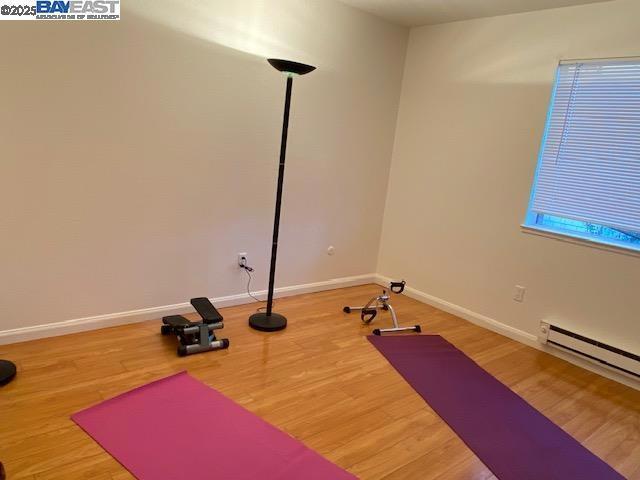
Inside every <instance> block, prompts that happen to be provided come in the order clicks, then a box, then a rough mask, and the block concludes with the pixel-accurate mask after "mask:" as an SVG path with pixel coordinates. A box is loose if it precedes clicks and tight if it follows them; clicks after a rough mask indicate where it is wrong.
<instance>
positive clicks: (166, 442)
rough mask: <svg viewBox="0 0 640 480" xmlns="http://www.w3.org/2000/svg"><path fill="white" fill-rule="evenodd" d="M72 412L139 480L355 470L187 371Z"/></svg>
mask: <svg viewBox="0 0 640 480" xmlns="http://www.w3.org/2000/svg"><path fill="white" fill-rule="evenodd" d="M71 418H72V419H73V421H74V422H76V423H77V424H78V425H79V426H80V427H82V429H83V430H84V431H86V432H87V433H88V434H89V435H91V437H92V438H93V439H94V440H95V441H96V442H98V443H99V444H100V445H101V446H102V447H103V448H104V449H105V450H106V451H107V452H109V453H110V454H111V455H113V457H114V458H115V459H116V460H118V462H120V463H121V464H122V465H123V466H124V467H125V468H126V469H127V470H129V471H130V472H131V473H132V474H133V475H134V476H135V477H136V478H138V479H139V480H187V479H188V480H213V479H220V480H257V479H264V480H301V479H305V480H342V479H355V478H356V477H355V476H354V475H352V474H350V473H348V472H346V471H344V470H342V469H341V468H339V467H337V466H336V465H334V464H332V463H331V462H329V461H328V460H326V459H325V458H323V457H322V456H320V455H319V454H317V453H316V452H314V451H313V450H311V449H309V448H307V447H305V446H304V445H303V444H302V443H301V442H299V441H297V440H296V439H294V438H292V437H290V436H289V435H287V434H286V433H284V432H282V431H280V430H278V429H277V428H275V427H274V426H272V425H270V424H269V423H267V422H265V421H264V420H262V419H261V418H259V417H257V416H256V415H254V414H253V413H251V412H249V411H248V410H245V409H244V408H243V407H241V406H240V405H238V404H237V403H235V402H233V401H232V400H230V399H228V398H227V397H225V396H224V395H222V394H221V393H219V392H217V391H216V390H213V389H212V388H210V387H208V386H207V385H205V384H203V383H201V382H199V381H198V380H196V379H194V378H193V377H191V376H189V375H188V374H187V373H186V372H182V373H179V374H177V375H173V376H170V377H167V378H164V379H162V380H158V381H156V382H153V383H150V384H147V385H144V386H142V387H140V388H137V389H135V390H132V391H130V392H127V393H124V394H122V395H120V396H118V397H115V398H112V399H111V400H107V401H105V402H103V403H100V404H99V405H96V406H94V407H91V408H88V409H87V410H83V411H81V412H79V413H76V414H75V415H73V416H72V417H71Z"/></svg>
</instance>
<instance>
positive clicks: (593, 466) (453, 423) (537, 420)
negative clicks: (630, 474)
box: [368, 335, 624, 480]
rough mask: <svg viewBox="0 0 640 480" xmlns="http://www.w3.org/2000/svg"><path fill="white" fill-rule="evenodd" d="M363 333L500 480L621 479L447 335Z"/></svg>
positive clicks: (622, 478)
mask: <svg viewBox="0 0 640 480" xmlns="http://www.w3.org/2000/svg"><path fill="white" fill-rule="evenodd" d="M368 338H369V341H370V342H371V343H372V344H373V345H375V347H376V348H377V349H378V350H379V351H380V352H381V353H382V354H383V355H384V356H385V357H386V359H387V360H388V361H389V362H390V363H391V365H393V367H394V368H395V369H396V370H397V371H398V372H399V373H400V375H402V376H403V377H404V379H405V380H406V381H407V382H408V383H409V384H410V385H411V386H412V387H413V389H414V390H415V391H416V392H418V393H419V394H420V396H421V397H422V398H424V400H425V401H426V402H427V403H428V404H429V406H431V408H433V409H434V410H435V411H436V413H437V414H438V415H440V417H442V419H443V420H444V421H445V422H447V424H448V425H449V426H450V427H451V428H452V429H453V430H454V431H455V432H456V433H457V434H458V435H459V436H460V438H461V439H462V441H464V443H466V444H467V446H468V447H469V448H470V449H471V450H473V452H474V453H475V454H476V455H477V456H478V457H479V458H480V460H482V462H483V463H484V464H485V465H486V466H487V467H488V468H489V469H490V470H491V471H492V472H493V473H494V474H495V476H496V477H498V478H499V479H500V480H610V479H615V480H624V477H622V476H621V475H620V474H619V473H617V472H616V471H615V470H613V468H611V467H610V466H609V465H607V464H606V463H605V462H603V461H602V460H600V459H599V458H598V457H596V456H595V455H594V454H592V453H591V452H589V450H587V449H586V448H584V447H583V446H582V445H581V444H580V443H579V442H578V441H577V440H575V439H574V438H573V437H571V436H570V435H569V434H568V433H566V432H565V431H564V430H562V429H561V428H560V427H558V426H557V425H556V424H554V423H553V422H552V421H551V420H549V419H548V418H547V417H545V416H544V415H542V414H541V413H540V412H538V411H537V410H536V409H535V408H533V407H532V406H531V405H529V404H528V403H527V402H525V401H524V400H523V399H522V398H521V397H520V396H518V395H516V394H515V393H514V392H512V391H511V390H510V389H509V388H508V387H506V386H505V385H503V384H502V383H500V382H499V381H498V380H496V379H495V378H494V377H492V376H491V375H489V373H487V372H486V371H485V370H483V369H482V368H480V367H479V366H478V365H477V364H476V363H475V362H474V361H473V360H471V359H470V358H469V357H467V356H466V355H465V354H464V353H462V352H461V351H460V350H458V349H457V348H455V347H454V346H453V345H451V344H450V343H449V342H447V341H446V340H445V339H444V338H442V337H440V336H437V335H420V336H401V337H377V336H370V337H368Z"/></svg>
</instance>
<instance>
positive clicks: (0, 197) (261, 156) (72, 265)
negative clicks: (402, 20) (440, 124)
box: [0, 0, 408, 331]
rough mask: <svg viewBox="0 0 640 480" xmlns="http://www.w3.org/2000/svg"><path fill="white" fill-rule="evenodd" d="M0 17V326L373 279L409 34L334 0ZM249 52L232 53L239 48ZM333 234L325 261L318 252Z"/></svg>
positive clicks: (162, 2) (173, 0)
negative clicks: (287, 63)
mask: <svg viewBox="0 0 640 480" xmlns="http://www.w3.org/2000/svg"><path fill="white" fill-rule="evenodd" d="M123 9H124V10H123V13H122V20H121V21H120V22H114V23H103V22H100V23H89V22H78V23H68V22H50V23H46V22H2V23H3V25H2V28H1V29H0V44H2V45H3V53H2V55H0V72H2V73H1V74H0V92H2V93H1V95H2V101H1V103H0V105H1V106H0V144H1V145H2V146H1V162H0V222H1V223H0V230H1V236H0V265H2V274H1V276H0V331H2V330H8V329H13V328H18V327H24V326H29V325H38V324H43V323H51V322H58V321H62V320H68V319H74V318H79V317H85V316H90V315H98V314H108V313H112V312H120V311H127V310H133V309H139V308H144V307H156V306H162V305H168V304H175V303H181V302H185V301H187V300H188V299H189V298H190V297H193V296H200V295H208V296H212V297H213V296H224V295H230V294H238V293H242V292H243V291H244V287H245V276H244V273H243V272H241V271H238V269H237V268H236V266H235V262H236V254H237V253H238V252H241V251H246V252H248V253H249V259H250V262H251V263H252V264H253V266H254V267H255V268H256V276H255V277H256V280H255V283H254V288H256V289H264V288H265V287H266V281H267V270H268V259H269V253H270V244H271V228H272V221H273V209H274V198H275V181H276V174H277V159H278V152H279V141H280V131H281V125H282V108H283V107H282V105H283V98H284V86H285V81H284V78H283V77H282V76H281V75H280V74H278V73H277V72H276V71H275V70H273V69H272V68H271V67H270V66H269V65H268V64H267V63H266V62H265V60H264V57H266V56H276V57H279V56H284V57H287V58H292V59H295V60H299V61H306V62H310V63H314V64H316V65H317V66H318V70H317V71H316V72H314V73H313V74H311V75H309V76H307V77H304V78H301V79H299V80H296V82H295V84H294V99H293V113H292V123H291V130H290V143H289V154H288V164H287V172H286V178H285V192H284V209H283V217H282V224H281V226H282V228H281V245H280V248H281V254H280V257H279V263H278V275H277V285H279V286H283V285H285V286H286V285H295V284H300V283H308V282H315V281H322V280H327V279H331V278H335V277H343V276H351V275H357V274H366V273H370V272H373V271H375V266H376V261H377V253H378V244H379V235H380V229H381V216H380V215H377V212H379V211H382V209H383V206H384V200H385V191H386V186H387V178H388V169H389V163H390V158H391V151H392V144H393V137H394V128H395V121H396V113H397V106H398V99H399V91H400V81H401V76H402V72H403V62H404V55H405V51H406V40H407V36H408V32H407V30H406V29H403V28H400V27H395V26H392V25H389V24H387V23H384V22H383V21H381V20H378V19H376V18H374V17H372V16H369V15H367V14H364V13H361V12H359V11H357V10H354V9H351V8H349V7H346V6H344V5H342V4H339V3H337V2H332V1H327V2H317V1H313V0H308V1H296V0H269V1H268V2H266V1H259V0H241V1H240V0H235V1H234V2H229V1H226V0H217V1H216V0H212V1H209V2H206V3H203V2H196V1H195V0H194V1H178V0H156V1H151V0H133V1H131V2H129V1H127V2H123ZM247 52H248V53H247ZM329 245H334V246H335V248H336V254H335V256H332V257H329V256H327V254H326V248H327V247H328V246H329Z"/></svg>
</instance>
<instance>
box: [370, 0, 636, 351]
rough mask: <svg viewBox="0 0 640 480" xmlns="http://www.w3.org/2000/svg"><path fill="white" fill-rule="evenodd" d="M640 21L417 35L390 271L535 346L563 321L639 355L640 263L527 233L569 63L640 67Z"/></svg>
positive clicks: (582, 15) (390, 224)
mask: <svg viewBox="0 0 640 480" xmlns="http://www.w3.org/2000/svg"><path fill="white" fill-rule="evenodd" d="M638 18H640V2H637V0H618V1H616V2H611V3H602V4H595V5H588V6H582V7H572V8H565V9H556V10H547V11H542V12H535V13H527V14H519V15H511V16H504V17H496V18H488V19H479V20H472V21H465V22H458V23H451V24H446V25H438V26H432V27H422V28H417V29H413V30H412V31H411V34H410V40H409V48H408V54H407V60H406V66H405V75H404V80H403V87H402V88H403V89H402V96H401V102H400V112H399V117H398V126H397V130H396V140H395V148H394V153H393V161H392V170H391V177H390V184H389V189H388V199H387V204H386V210H385V219H384V227H383V235H382V241H381V249H380V255H379V264H378V265H379V266H378V271H379V273H381V274H383V275H386V276H390V277H396V278H398V277H403V278H405V279H406V280H407V281H408V283H409V284H410V285H411V286H413V287H414V288H416V289H418V290H420V291H422V292H426V293H427V294H430V295H433V296H435V297H438V298H440V299H443V300H446V301H448V302H451V303H453V304H456V305H458V306H461V307H463V308H466V309H469V310H471V311H473V312H475V313H478V314H481V315H484V316H486V317H489V318H492V319H494V320H496V321H498V322H501V323H502V324H505V325H507V326H509V327H513V328H515V329H518V330H520V331H523V332H526V333H529V334H535V333H536V332H537V328H538V325H539V322H540V321H541V320H542V319H551V320H555V321H556V322H558V323H560V324H562V325H564V326H566V327H568V328H571V329H574V330H576V331H578V332H583V333H584V334H586V335H588V336H592V337H594V338H597V339H601V340H603V341H606V342H610V343H612V344H614V345H617V346H620V347H623V348H627V349H630V350H632V351H636V352H637V351H640V322H639V321H638V320H639V319H638V312H640V295H638V293H639V292H640V258H638V257H632V256H627V255H622V254H617V253H612V252H607V251H603V250H598V249H594V248H589V247H585V246H582V245H575V244H570V243H566V242H562V241H558V240H554V239H550V238H543V237H539V236H533V235H529V234H525V233H523V232H522V231H521V229H520V224H521V223H522V221H523V220H524V217H525V212H526V209H527V203H528V200H529V193H530V188H531V182H532V179H533V176H534V170H535V166H536V162H537V155H538V149H539V146H540V140H541V137H542V133H543V128H544V123H545V116H546V112H547V106H548V102H549V97H550V93H551V86H552V81H553V78H554V73H555V67H556V65H557V62H558V60H559V59H570V58H588V57H612V56H628V55H640V28H639V24H638ZM516 284H519V285H523V286H525V287H526V288H527V292H526V297H525V302H524V303H522V304H520V303H516V302H514V301H513V300H512V295H513V290H514V285H516Z"/></svg>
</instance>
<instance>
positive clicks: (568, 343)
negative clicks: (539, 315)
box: [538, 322, 640, 378]
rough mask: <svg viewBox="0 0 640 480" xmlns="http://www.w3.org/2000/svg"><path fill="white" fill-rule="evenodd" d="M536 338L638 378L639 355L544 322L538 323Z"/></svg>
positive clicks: (639, 375)
mask: <svg viewBox="0 0 640 480" xmlns="http://www.w3.org/2000/svg"><path fill="white" fill-rule="evenodd" d="M538 340H539V341H540V342H541V343H543V344H545V345H549V346H552V347H555V348H560V349H561V350H564V351H565V352H570V353H572V354H574V355H578V356H580V357H583V358H586V359H589V360H591V361H593V362H596V363H600V364H602V365H606V366H607V367H609V368H613V369H615V370H618V371H619V372H623V373H626V374H627V375H632V376H633V377H635V378H640V355H637V354H635V353H631V352H627V351H625V350H622V349H621V348H617V347H613V346H611V345H607V344H606V343H603V342H600V341H598V340H594V339H593V338H588V337H585V336H584V335H580V334H579V333H575V332H571V331H569V330H566V329H564V328H561V327H558V326H557V325H553V324H550V323H546V322H541V323H540V333H539V334H538Z"/></svg>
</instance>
